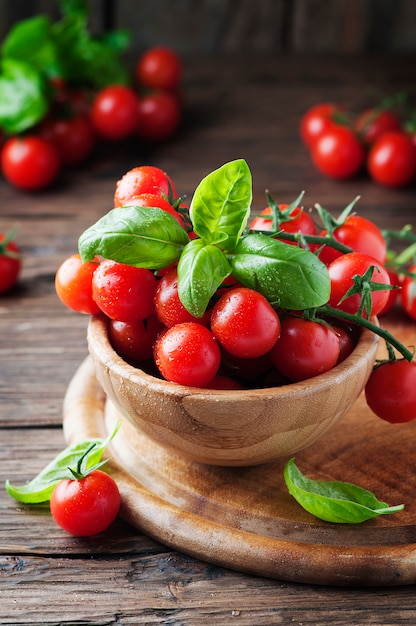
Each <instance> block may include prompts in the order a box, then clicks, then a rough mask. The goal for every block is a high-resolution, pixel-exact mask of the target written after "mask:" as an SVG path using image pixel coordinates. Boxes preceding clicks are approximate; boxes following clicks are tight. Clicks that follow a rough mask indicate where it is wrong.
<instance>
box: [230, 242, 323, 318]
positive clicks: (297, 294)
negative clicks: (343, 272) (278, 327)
mask: <svg viewBox="0 0 416 626" xmlns="http://www.w3.org/2000/svg"><path fill="white" fill-rule="evenodd" d="M230 262H231V266H232V274H233V276H234V277H235V278H236V280H238V281H239V282H240V283H241V284H242V285H244V286H245V287H250V288H251V289H256V290H257V291H260V293H262V294H263V295H264V296H265V297H266V298H267V299H268V300H269V302H270V303H271V304H272V305H273V306H280V307H282V308H285V309H295V310H302V309H309V308H314V307H318V306H321V305H323V304H325V303H326V302H327V301H328V298H329V294H330V279H329V274H328V270H327V268H326V266H325V265H324V264H323V263H322V262H321V261H320V260H319V259H318V257H316V256H315V255H314V254H313V253H312V252H309V251H308V250H304V249H302V248H299V247H298V246H292V245H290V244H287V243H284V242H282V241H279V240H277V239H274V238H272V237H269V236H267V235H264V234H261V233H258V234H250V235H246V236H245V237H243V238H242V239H241V240H240V242H239V244H238V245H237V247H236V250H235V254H234V255H233V256H232V257H231V259H230Z"/></svg>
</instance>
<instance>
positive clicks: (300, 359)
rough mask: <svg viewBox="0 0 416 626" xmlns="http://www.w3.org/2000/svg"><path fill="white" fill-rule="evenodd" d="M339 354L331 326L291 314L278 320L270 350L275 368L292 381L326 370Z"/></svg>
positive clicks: (338, 343)
mask: <svg viewBox="0 0 416 626" xmlns="http://www.w3.org/2000/svg"><path fill="white" fill-rule="evenodd" d="M339 355H340V342H339V338H338V335H337V333H336V332H334V330H332V328H330V327H329V326H328V325H327V324H325V323H320V322H318V321H313V320H307V319H304V318H302V317H295V316H291V315H289V316H287V317H285V318H283V319H282V322H281V330H280V337H279V339H278V340H277V341H276V343H275V345H274V346H273V348H272V349H271V351H270V356H271V359H272V361H273V364H274V366H275V367H276V369H277V370H279V372H281V373H282V374H283V375H284V376H286V377H287V378H288V379H289V380H291V381H292V382H297V381H300V380H305V379H307V378H312V377H314V376H317V375H318V374H323V373H324V372H327V371H328V370H330V369H332V368H333V367H335V365H336V364H337V363H338V360H339Z"/></svg>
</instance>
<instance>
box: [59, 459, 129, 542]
mask: <svg viewBox="0 0 416 626" xmlns="http://www.w3.org/2000/svg"><path fill="white" fill-rule="evenodd" d="M120 504H121V498H120V492H119V490H118V487H117V484H116V482H115V481H114V479H113V478H112V477H111V476H110V475H109V474H106V473H105V472H103V471H102V470H99V469H96V470H94V471H92V472H90V473H87V474H86V476H85V477H83V478H77V479H76V478H74V479H65V480H62V481H61V482H59V483H58V484H57V485H56V487H55V489H54V490H53V492H52V496H51V500H50V509H51V513H52V517H53V518H54V520H55V521H56V523H57V524H58V525H59V526H61V528H63V529H64V530H66V531H67V532H69V533H71V535H75V536H77V537H89V536H92V535H96V534H98V533H100V532H103V531H104V530H106V529H107V528H108V527H109V526H110V524H111V523H112V522H113V521H114V520H115V518H116V517H117V515H118V512H119V510H120Z"/></svg>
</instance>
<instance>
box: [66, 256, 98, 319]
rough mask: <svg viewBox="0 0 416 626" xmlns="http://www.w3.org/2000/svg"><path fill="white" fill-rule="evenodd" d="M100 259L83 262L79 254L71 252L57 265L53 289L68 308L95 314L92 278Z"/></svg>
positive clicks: (96, 305) (86, 313)
mask: <svg viewBox="0 0 416 626" xmlns="http://www.w3.org/2000/svg"><path fill="white" fill-rule="evenodd" d="M99 263H100V259H99V258H98V257H97V258H96V259H95V260H94V261H89V262H87V263H83V262H82V261H81V257H80V255H79V254H73V255H72V256H70V257H68V258H67V259H65V261H64V262H63V263H62V264H61V265H60V266H59V268H58V271H57V272H56V275H55V291H56V293H57V296H58V298H59V299H60V300H61V302H63V304H65V306H67V307H68V308H69V309H72V310H73V311H76V312H77V313H84V314H85V315H97V314H98V313H99V312H100V308H99V306H98V304H97V303H96V302H95V301H94V300H93V297H92V278H93V276H94V273H95V271H96V269H97V267H98V266H99Z"/></svg>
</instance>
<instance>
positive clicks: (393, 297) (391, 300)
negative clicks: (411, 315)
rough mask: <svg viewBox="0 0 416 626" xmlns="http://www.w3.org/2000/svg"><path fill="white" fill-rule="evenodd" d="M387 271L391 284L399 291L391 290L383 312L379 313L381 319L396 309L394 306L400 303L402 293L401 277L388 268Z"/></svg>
mask: <svg viewBox="0 0 416 626" xmlns="http://www.w3.org/2000/svg"><path fill="white" fill-rule="evenodd" d="M386 269H387V273H388V275H389V279H390V284H391V285H394V286H395V287H397V289H390V291H389V297H388V298H387V302H386V304H385V305H384V306H383V308H382V309H381V311H379V312H378V316H379V317H381V316H382V315H386V314H387V313H388V312H389V311H391V309H392V308H393V307H394V305H395V304H396V302H397V301H398V299H399V296H400V294H401V292H402V281H401V280H400V276H399V275H398V274H397V273H396V272H393V271H392V270H390V269H388V268H386ZM415 313H416V311H415Z"/></svg>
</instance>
